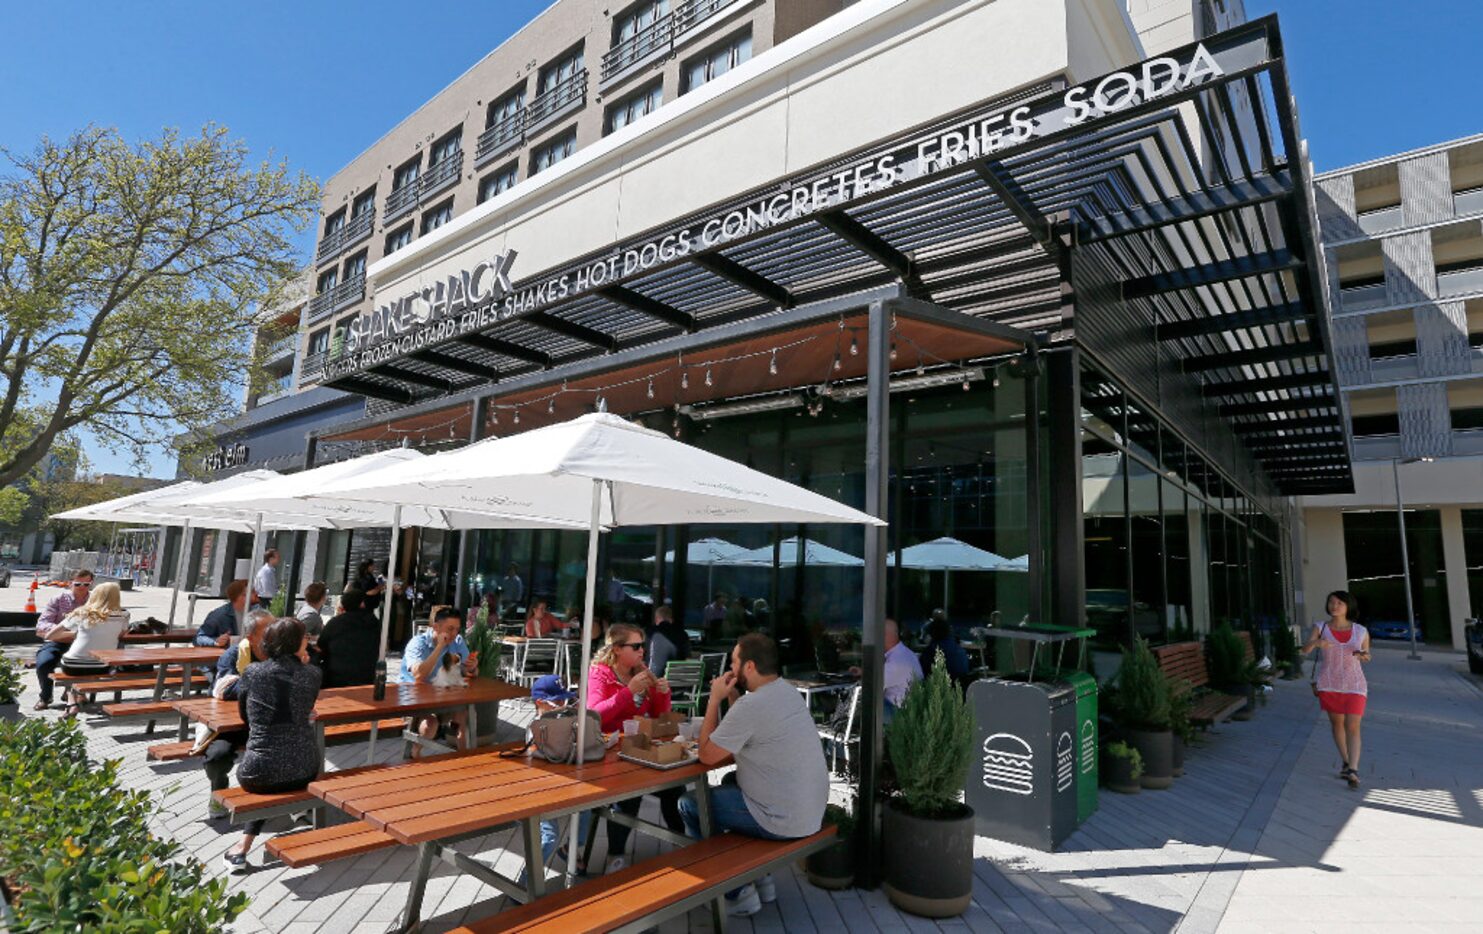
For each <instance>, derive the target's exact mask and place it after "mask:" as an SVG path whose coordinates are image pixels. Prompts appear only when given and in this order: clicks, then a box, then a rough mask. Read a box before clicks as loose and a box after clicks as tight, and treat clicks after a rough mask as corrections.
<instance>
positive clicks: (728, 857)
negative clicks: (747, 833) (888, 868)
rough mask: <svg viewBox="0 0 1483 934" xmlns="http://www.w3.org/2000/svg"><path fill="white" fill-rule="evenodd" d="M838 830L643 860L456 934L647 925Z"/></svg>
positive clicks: (735, 839)
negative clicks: (659, 912)
mask: <svg viewBox="0 0 1483 934" xmlns="http://www.w3.org/2000/svg"><path fill="white" fill-rule="evenodd" d="M834 833H835V829H834V828H833V827H826V828H825V829H823V830H820V831H819V832H818V833H816V834H813V835H812V836H809V837H803V838H801V839H798V840H760V839H757V838H755V837H743V836H741V835H740V834H731V833H727V834H720V835H717V836H714V837H711V838H710V839H708V840H698V841H696V842H695V843H693V844H691V845H689V846H686V847H681V848H680V849H677V850H672V851H670V852H669V853H665V854H663V855H662V856H658V857H655V858H652V859H647V860H644V861H643V862H641V863H638V864H636V865H633V866H629V867H628V868H626V869H623V870H622V871H620V872H616V873H613V874H612V875H610V876H604V877H602V878H601V879H593V880H590V881H588V882H584V883H582V884H581V885H578V886H575V887H573V888H571V889H568V890H566V891H563V892H557V893H554V894H552V895H549V896H547V897H546V898H543V899H540V900H539V901H536V902H532V903H530V904H528V905H522V906H520V907H518V908H512V909H510V910H508V911H502V912H500V913H499V914H497V915H494V916H493V917H490V918H486V919H484V920H482V921H476V922H474V923H472V924H469V925H467V926H465V927H462V928H458V929H457V931H456V932H455V934H495V932H512V931H519V932H523V934H538V932H539V934H545V932H551V934H575V932H599V931H609V930H612V929H613V928H615V927H619V926H622V925H625V924H630V923H632V922H635V921H640V920H642V919H644V918H646V917H648V916H649V915H652V914H653V913H654V912H655V910H656V909H657V908H661V907H664V906H668V905H673V904H676V903H677V902H680V901H683V900H685V899H687V898H690V897H691V896H694V895H697V894H700V893H702V892H705V891H707V890H711V889H715V888H717V887H719V886H724V885H726V884H727V883H728V882H729V881H730V880H732V879H736V878H739V877H742V876H745V875H746V874H747V873H749V872H753V871H755V870H758V869H762V868H764V867H766V866H768V865H771V864H775V863H778V862H780V861H782V860H786V859H787V857H788V856H789V854H792V853H797V854H799V855H800V857H801V856H802V854H804V853H806V852H807V851H809V850H811V849H813V848H815V847H816V846H817V845H818V844H820V843H822V842H823V841H825V840H826V839H828V838H829V837H832V836H833V835H834Z"/></svg>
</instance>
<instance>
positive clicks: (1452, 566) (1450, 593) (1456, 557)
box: [1440, 506, 1473, 652]
mask: <svg viewBox="0 0 1483 934" xmlns="http://www.w3.org/2000/svg"><path fill="white" fill-rule="evenodd" d="M1440 512H1441V515H1442V562H1443V564H1442V566H1443V568H1444V569H1445V570H1446V572H1447V575H1446V576H1447V621H1448V622H1449V623H1450V624H1451V629H1452V647H1453V648H1454V649H1456V650H1457V651H1459V652H1462V651H1465V650H1466V649H1467V644H1466V643H1465V642H1464V641H1463V631H1462V627H1463V620H1465V619H1467V618H1468V617H1469V616H1471V615H1472V605H1473V602H1472V600H1471V598H1470V596H1469V593H1468V561H1467V553H1466V551H1465V550H1464V548H1463V538H1462V507H1461V506H1443V507H1442V508H1441V510H1440Z"/></svg>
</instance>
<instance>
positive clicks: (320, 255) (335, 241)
mask: <svg viewBox="0 0 1483 934" xmlns="http://www.w3.org/2000/svg"><path fill="white" fill-rule="evenodd" d="M343 249H345V227H344V225H343V224H342V225H341V226H339V227H336V228H335V229H334V230H332V231H330V232H329V233H327V234H325V235H324V236H323V237H320V238H319V250H318V251H317V252H316V253H315V254H314V257H315V262H318V263H323V262H327V261H328V260H330V259H332V258H334V257H336V256H339V255H340V251H341V250H343Z"/></svg>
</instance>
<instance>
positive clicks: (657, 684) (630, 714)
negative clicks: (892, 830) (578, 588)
mask: <svg viewBox="0 0 1483 934" xmlns="http://www.w3.org/2000/svg"><path fill="white" fill-rule="evenodd" d="M669 706H670V696H669V682H668V681H666V680H664V678H661V677H658V676H656V675H655V674H654V672H652V671H650V670H649V668H648V666H647V665H645V664H644V631H643V630H642V629H640V628H639V627H637V626H633V625H630V624H629V623H614V624H613V625H611V626H609V627H608V637H607V642H606V643H604V645H603V647H602V651H600V652H598V653H597V655H596V656H594V657H593V659H592V667H591V668H589V669H588V671H587V707H588V709H590V710H595V711H597V715H598V717H599V718H600V719H601V720H602V728H603V732H605V733H612V732H615V731H617V730H621V729H623V721H625V720H631V719H633V718H634V717H653V716H657V715H659V714H662V713H667V712H668V711H669ZM815 743H817V740H815ZM821 754H822V753H821ZM680 792H681V789H679V788H670V789H666V790H665V791H661V792H659V793H658V794H657V795H656V797H658V798H659V811H660V813H661V814H662V815H663V816H664V823H665V824H667V825H668V826H669V828H670V829H671V830H672V831H674V832H675V833H680V832H682V831H683V830H684V827H685V825H684V823H683V822H682V821H681V820H680V810H679V800H680ZM639 803H640V799H639V798H629V799H628V800H627V801H620V802H618V803H617V804H615V805H613V808H614V810H617V811H619V812H621V813H623V814H627V815H628V816H630V817H633V816H636V815H637V814H638V812H639ZM631 830H632V828H630V827H627V826H625V825H623V824H619V823H615V822H613V821H608V865H607V871H608V872H617V871H618V870H620V869H622V868H623V867H624V866H626V865H627V860H626V858H625V857H624V852H625V851H626V849H627V847H628V835H629V833H630V831H631Z"/></svg>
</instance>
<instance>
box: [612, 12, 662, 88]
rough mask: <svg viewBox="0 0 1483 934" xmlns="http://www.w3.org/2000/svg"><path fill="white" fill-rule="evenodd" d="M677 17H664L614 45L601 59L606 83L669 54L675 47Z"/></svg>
mask: <svg viewBox="0 0 1483 934" xmlns="http://www.w3.org/2000/svg"><path fill="white" fill-rule="evenodd" d="M673 30H674V15H673V14H668V15H665V16H661V17H659V18H658V19H656V20H655V21H654V22H652V23H650V24H649V25H647V26H645V27H644V28H643V29H640V30H639V31H638V32H636V33H634V34H633V35H631V36H629V37H628V38H627V39H623V40H621V41H620V42H618V43H617V44H615V45H614V46H613V47H612V48H611V49H608V51H607V52H606V53H605V54H604V55H603V57H602V80H603V82H604V83H607V82H609V81H612V80H613V79H614V78H617V77H620V76H622V75H625V74H627V73H628V72H629V71H630V70H631V69H634V68H637V67H638V66H640V65H642V64H644V63H645V62H648V61H650V60H652V59H653V58H654V57H655V56H657V55H661V54H663V53H665V52H668V51H669V50H670V48H672V47H673V45H674V31H673Z"/></svg>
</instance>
